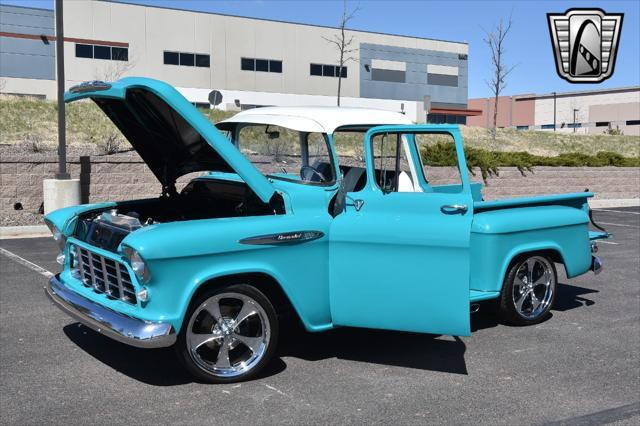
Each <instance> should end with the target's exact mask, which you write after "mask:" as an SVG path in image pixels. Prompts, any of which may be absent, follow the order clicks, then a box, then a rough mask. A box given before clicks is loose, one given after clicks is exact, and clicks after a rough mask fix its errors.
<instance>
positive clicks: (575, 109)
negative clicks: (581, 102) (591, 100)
mask: <svg viewBox="0 0 640 426" xmlns="http://www.w3.org/2000/svg"><path fill="white" fill-rule="evenodd" d="M578 111H580V110H579V109H577V108H574V109H573V133H575V132H576V112H578Z"/></svg>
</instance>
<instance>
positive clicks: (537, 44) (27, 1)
mask: <svg viewBox="0 0 640 426" xmlns="http://www.w3.org/2000/svg"><path fill="white" fill-rule="evenodd" d="M67 1H69V0H67ZM72 1H82V0H72ZM127 1H128V2H129V3H139V4H147V5H154V6H162V7H174V8H180V9H190V10H198V11H207V12H219V13H226V14H232V15H240V16H250V17H256V18H264V19H277V20H283V21H292V22H302V23H308V24H318V25H329V26H335V25H336V24H337V22H338V20H339V18H340V14H341V12H342V1H332V0H323V1H314V0H298V1H292V0H289V1H276V0H242V1H229V0H225V1H218V0H216V1H207V0H127ZM0 3H3V4H22V5H25V6H32V7H41V8H49V9H51V8H52V7H53V0H0ZM349 6H350V7H355V6H359V8H360V11H359V12H358V13H357V15H356V16H355V18H354V19H353V21H352V22H351V25H350V27H351V28H352V29H357V30H366V31H378V32H384V33H393V34H402V35H410V36H416V37H430V38H437V39H445V40H454V41H466V42H468V43H469V97H470V98H474V97H483V96H489V95H490V91H489V88H488V87H487V85H486V83H485V81H486V79H488V78H489V77H490V74H491V67H490V58H489V51H488V48H487V46H486V45H485V43H484V42H483V37H484V31H483V29H485V30H489V29H491V28H492V27H493V26H495V25H496V24H497V23H498V21H499V20H500V18H503V19H508V17H509V15H510V14H511V15H512V17H513V29H512V33H511V34H510V37H509V39H508V40H507V53H506V61H507V63H508V64H512V65H516V68H515V69H514V71H513V72H512V74H511V75H510V76H509V78H508V80H507V87H506V89H505V91H504V92H503V93H504V94H520V93H546V92H552V91H567V90H586V89H598V88H608V87H621V86H634V85H640V55H639V52H640V1H638V0H632V1H599V2H593V1H586V0H585V1H580V2H575V1H544V0H538V1H490V2H483V1H418V0H416V1H385V0H377V1H373V0H361V1H359V2H357V1H353V0H352V1H350V2H349ZM572 7H583V8H584V7H600V8H603V9H604V10H605V12H609V13H620V12H622V13H624V21H623V27H622V33H621V39H620V47H619V49H618V58H617V61H616V66H615V72H614V75H613V76H612V77H611V78H610V79H608V80H607V81H605V82H603V83H601V84H596V85H584V84H580V85H576V84H570V83H567V82H565V81H564V80H562V79H561V78H560V77H558V75H557V74H556V71H555V63H554V59H553V53H552V49H551V41H550V38H549V30H548V25H547V18H546V14H547V13H549V12H554V13H564V12H565V10H567V9H569V8H572ZM172 30H173V31H180V28H173V29H172ZM212 53H213V54H214V55H215V51H214V52H212Z"/></svg>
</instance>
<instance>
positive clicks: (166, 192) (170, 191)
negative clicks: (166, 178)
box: [162, 182, 178, 198]
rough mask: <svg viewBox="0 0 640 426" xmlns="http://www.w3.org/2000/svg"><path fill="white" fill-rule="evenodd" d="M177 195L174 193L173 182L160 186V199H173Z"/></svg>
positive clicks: (176, 192)
mask: <svg viewBox="0 0 640 426" xmlns="http://www.w3.org/2000/svg"><path fill="white" fill-rule="evenodd" d="M175 195H178V191H176V185H175V183H174V182H171V183H170V184H168V185H162V197H167V198H168V197H173V196H175Z"/></svg>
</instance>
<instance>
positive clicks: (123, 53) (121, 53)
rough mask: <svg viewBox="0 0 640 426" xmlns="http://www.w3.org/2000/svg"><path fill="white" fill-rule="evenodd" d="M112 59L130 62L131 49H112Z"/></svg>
mask: <svg viewBox="0 0 640 426" xmlns="http://www.w3.org/2000/svg"><path fill="white" fill-rule="evenodd" d="M111 59H113V60H114V61H128V60H129V49H125V48H122V47H112V48H111Z"/></svg>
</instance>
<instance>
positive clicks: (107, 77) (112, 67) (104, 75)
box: [94, 54, 137, 81]
mask: <svg viewBox="0 0 640 426" xmlns="http://www.w3.org/2000/svg"><path fill="white" fill-rule="evenodd" d="M107 62H108V63H107V64H106V65H105V66H104V68H102V69H101V70H96V73H95V74H94V78H95V79H96V80H100V81H116V80H118V79H120V77H122V76H123V75H124V74H125V73H127V72H128V71H129V70H130V69H132V68H133V67H135V66H136V63H137V61H136V59H135V57H134V56H133V55H131V54H130V55H129V58H128V60H126V61H107Z"/></svg>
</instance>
